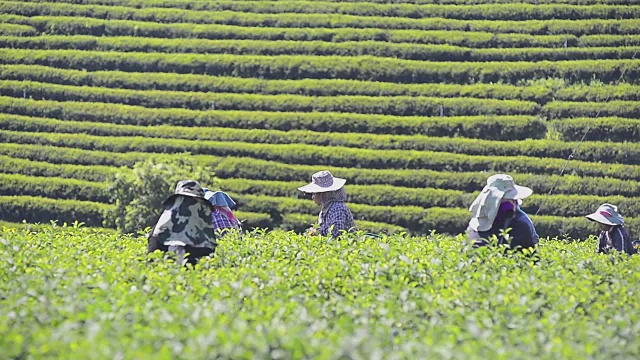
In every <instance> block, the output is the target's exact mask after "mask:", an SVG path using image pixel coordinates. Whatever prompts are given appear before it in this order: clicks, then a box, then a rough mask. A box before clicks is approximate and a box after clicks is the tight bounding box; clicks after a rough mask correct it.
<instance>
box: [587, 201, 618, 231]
mask: <svg viewBox="0 0 640 360" xmlns="http://www.w3.org/2000/svg"><path fill="white" fill-rule="evenodd" d="M585 217H586V218H587V219H589V220H591V221H595V222H598V223H600V224H605V225H611V226H615V225H623V224H624V218H623V217H622V215H620V213H619V212H618V207H617V206H615V205H611V204H602V205H600V207H599V208H598V210H596V212H594V213H593V214H589V215H587V216H585Z"/></svg>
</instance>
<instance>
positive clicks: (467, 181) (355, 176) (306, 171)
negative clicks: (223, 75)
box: [0, 144, 640, 197]
mask: <svg viewBox="0 0 640 360" xmlns="http://www.w3.org/2000/svg"><path fill="white" fill-rule="evenodd" d="M11 148H13V149H14V150H15V151H13V152H12V151H9V149H11ZM0 149H2V150H0V151H1V152H2V153H9V154H13V155H15V156H21V157H25V158H27V159H31V158H33V159H38V157H37V156H36V154H38V153H35V152H36V151H37V150H38V149H37V147H34V146H31V145H13V144H5V145H3V146H2V147H0ZM19 150H22V153H18V151H19ZM32 150H33V151H32ZM43 151H44V152H45V153H46V154H48V155H49V156H50V158H51V159H58V160H59V161H65V160H69V161H73V160H74V158H73V157H71V158H70V157H69V156H68V155H67V154H68V153H69V152H70V151H71V152H75V153H76V154H77V157H80V156H84V157H85V159H92V158H93V157H94V155H95V154H96V153H97V154H100V152H95V151H87V150H70V149H65V148H56V147H45V148H44V149H43ZM40 159H41V160H44V161H34V160H26V159H22V158H11V157H8V156H2V155H0V164H1V165H2V167H0V173H6V174H24V175H30V176H53V177H62V178H74V179H79V180H87V181H105V180H106V179H108V178H109V177H110V176H112V175H113V174H115V173H116V172H117V171H119V170H120V169H119V168H117V167H112V166H101V165H68V164H52V163H49V162H47V158H46V157H45V158H42V157H40ZM49 161H50V160H49ZM96 162H97V161H96ZM209 164H210V165H212V166H213V167H214V170H215V173H216V176H218V177H220V178H221V179H233V178H238V177H240V178H244V179H256V178H262V179H265V180H269V181H271V183H274V182H277V181H282V182H304V181H306V180H308V178H309V176H310V174H312V173H314V172H316V171H319V170H321V169H324V168H328V169H330V170H331V171H332V172H333V173H334V174H337V175H336V176H342V177H345V178H347V179H348V181H349V184H354V185H367V186H373V185H387V184H388V185H389V186H395V187H405V188H443V189H450V190H458V191H461V192H465V193H472V192H474V191H478V190H479V189H481V188H482V187H483V186H484V184H485V182H486V178H487V176H488V174H487V173H486V172H455V173H453V172H439V171H433V170H397V169H388V170H385V169H380V170H378V169H356V168H339V167H333V166H322V165H290V164H282V163H276V162H272V161H265V160H257V159H248V158H234V157H226V158H224V159H219V160H217V161H212V160H209ZM122 165H127V164H126V163H124V162H123V164H122ZM512 175H513V176H514V177H515V178H516V180H517V182H518V183H521V184H523V185H526V186H529V187H531V188H533V189H535V190H536V192H537V193H539V194H543V193H548V192H549V191H551V187H552V185H554V184H555V187H554V188H553V194H592V195H595V196H616V195H620V196H627V197H640V182H637V181H630V180H619V179H613V178H607V179H606V181H603V180H602V179H601V178H599V177H596V178H590V177H577V176H573V175H565V176H558V175H535V174H523V173H512ZM222 181H223V182H224V181H225V180H222ZM230 181H232V180H230ZM249 183H251V181H248V182H246V184H249ZM254 191H255V190H254ZM283 191H284V190H283ZM286 191H290V192H286ZM286 191H285V192H283V193H286V194H288V195H289V196H294V194H295V193H296V191H295V189H288V188H287V190H286Z"/></svg>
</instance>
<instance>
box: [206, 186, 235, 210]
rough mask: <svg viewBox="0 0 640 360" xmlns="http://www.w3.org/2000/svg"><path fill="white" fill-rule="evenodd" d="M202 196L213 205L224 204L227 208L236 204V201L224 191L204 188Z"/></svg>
mask: <svg viewBox="0 0 640 360" xmlns="http://www.w3.org/2000/svg"><path fill="white" fill-rule="evenodd" d="M204 198H205V199H206V200H207V201H209V203H211V205H213V206H226V207H228V208H232V207H234V206H236V202H235V201H233V199H232V198H231V197H230V196H229V195H227V193H225V192H224V191H210V190H206V191H205V192H204Z"/></svg>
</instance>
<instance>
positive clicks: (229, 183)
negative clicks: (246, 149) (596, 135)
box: [220, 179, 640, 217]
mask: <svg viewBox="0 0 640 360" xmlns="http://www.w3.org/2000/svg"><path fill="white" fill-rule="evenodd" d="M301 185H304V182H281V181H265V180H250V179H222V180H221V181H220V188H221V189H223V190H225V191H230V192H234V193H237V194H243V195H247V194H249V195H266V196H273V197H284V198H286V197H292V196H296V195H297V190H296V189H297V187H299V186H301ZM480 189H481V187H478V188H477V191H474V192H473V193H466V192H462V191H458V190H449V189H434V188H420V189H416V188H407V187H396V186H390V185H349V184H347V186H346V190H347V194H348V196H349V202H351V203H356V204H365V205H375V206H419V207H422V208H431V207H449V208H467V207H469V206H470V205H471V203H472V202H473V200H474V198H475V196H476V195H477V193H478V191H479V190H480ZM534 191H536V192H537V191H538V189H535V188H534ZM604 202H609V203H612V204H616V205H617V206H618V207H619V208H620V211H621V212H622V213H624V214H625V215H628V216H633V217H636V216H639V215H640V197H625V196H609V197H601V196H594V195H553V196H547V195H546V194H543V195H535V194H534V195H533V196H531V197H530V198H527V199H526V200H525V201H524V203H523V205H522V207H523V209H524V210H525V211H526V212H528V213H531V214H534V213H536V212H537V211H538V209H540V210H541V214H542V215H554V216H576V217H579V216H584V215H586V214H589V213H592V212H593V211H595V210H596V209H597V208H598V206H600V204H602V203H604Z"/></svg>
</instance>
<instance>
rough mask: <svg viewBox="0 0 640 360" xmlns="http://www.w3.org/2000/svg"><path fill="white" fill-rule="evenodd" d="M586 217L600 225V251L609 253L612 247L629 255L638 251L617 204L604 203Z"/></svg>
mask: <svg viewBox="0 0 640 360" xmlns="http://www.w3.org/2000/svg"><path fill="white" fill-rule="evenodd" d="M586 218H587V219H589V220H591V221H594V222H596V223H598V225H599V226H600V230H601V231H600V237H599V244H598V252H599V253H608V252H609V251H610V250H612V249H613V250H617V251H620V252H625V253H627V254H629V255H632V254H635V253H636V252H637V251H636V249H635V247H634V246H633V243H632V241H631V236H630V235H629V232H628V231H627V229H625V227H624V218H623V217H622V215H620V213H619V212H618V207H617V206H615V205H611V204H602V205H600V207H599V208H598V210H596V212H594V213H593V214H589V215H587V216H586Z"/></svg>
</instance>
